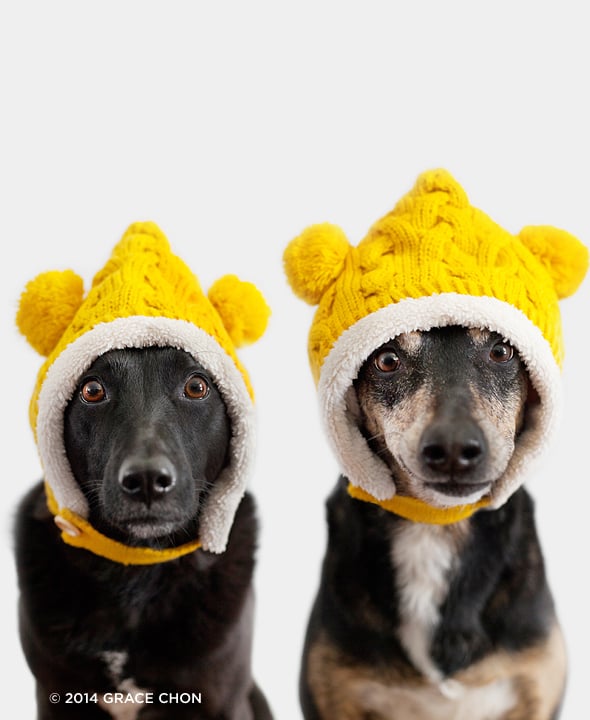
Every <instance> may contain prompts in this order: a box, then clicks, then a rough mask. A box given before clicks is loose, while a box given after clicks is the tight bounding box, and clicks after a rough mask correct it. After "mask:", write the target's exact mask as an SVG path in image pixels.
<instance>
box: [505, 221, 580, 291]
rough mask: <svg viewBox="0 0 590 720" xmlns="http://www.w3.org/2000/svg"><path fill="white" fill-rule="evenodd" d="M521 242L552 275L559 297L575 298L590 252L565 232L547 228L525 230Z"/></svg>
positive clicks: (520, 236)
mask: <svg viewBox="0 0 590 720" xmlns="http://www.w3.org/2000/svg"><path fill="white" fill-rule="evenodd" d="M519 238H520V240H521V241H522V242H523V243H524V244H525V245H526V247H527V248H528V249H529V250H530V251H531V252H532V253H533V255H535V257H536V258H537V259H538V260H540V262H541V263H542V264H543V266H544V267H545V269H546V270H547V272H548V273H549V275H550V277H551V279H552V280H553V285H554V287H555V292H556V293H557V297H558V298H559V299H562V298H566V297H569V296H570V295H573V294H574V293H575V292H576V290H577V289H578V287H579V285H580V283H581V282H582V280H583V279H584V276H585V275H586V271H587V270H588V248H587V247H586V246H585V245H583V244H582V243H581V242H580V241H579V240H578V239H577V238H576V237H574V236H573V235H570V233H568V232H566V231H565V230H559V229H558V228H554V227H550V226H545V225H530V226H528V227H525V228H523V229H522V230H521V231H520V234H519Z"/></svg>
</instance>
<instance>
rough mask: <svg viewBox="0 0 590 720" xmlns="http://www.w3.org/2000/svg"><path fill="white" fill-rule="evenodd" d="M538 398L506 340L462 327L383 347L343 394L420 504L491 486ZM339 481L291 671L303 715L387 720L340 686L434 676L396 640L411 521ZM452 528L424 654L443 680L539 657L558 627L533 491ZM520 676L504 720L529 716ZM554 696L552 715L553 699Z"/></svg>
mask: <svg viewBox="0 0 590 720" xmlns="http://www.w3.org/2000/svg"><path fill="white" fill-rule="evenodd" d="M538 401H539V398H538V396H537V395H536V393H535V392H534V391H532V389H531V388H530V385H529V384H528V379H527V376H526V372H525V370H524V366H523V364H522V363H521V361H520V358H519V357H518V354H517V353H516V352H514V350H513V348H511V347H510V346H509V345H508V344H507V343H506V342H505V341H504V340H503V338H502V337H501V336H499V335H497V334H495V333H487V332H475V331H472V332H468V331H467V330H466V329H465V328H459V327H448V328H443V329H435V330H432V331H430V332H428V333H421V334H417V333H413V334H412V336H401V337H400V338H397V339H396V340H393V341H390V342H388V343H386V344H385V345H383V346H382V347H380V348H378V349H377V350H375V352H374V353H373V354H372V355H371V356H370V357H369V358H368V359H367V361H366V362H365V363H364V364H363V366H362V367H361V369H360V371H359V374H358V378H357V379H356V380H355V383H354V399H353V398H351V397H348V398H347V402H348V403H349V405H348V407H349V411H350V412H351V413H353V414H354V416H355V418H356V420H357V422H358V426H359V430H360V431H361V432H362V433H363V435H364V437H365V438H366V440H367V442H368V444H369V446H370V447H371V449H372V451H373V452H374V453H375V454H377V455H379V456H380V457H381V458H382V459H383V460H384V462H386V463H387V464H388V466H389V468H390V469H391V472H392V475H393V477H394V478H395V481H396V484H397V487H398V491H399V490H400V489H401V490H402V492H401V494H402V495H410V496H413V497H417V498H419V499H421V500H426V501H428V500H429V498H431V497H433V493H436V494H435V495H434V497H439V498H440V497H449V496H452V497H458V498H459V501H458V502H457V504H461V502H460V498H461V497H465V496H471V495H472V494H473V493H474V492H479V490H478V489H479V488H483V490H481V492H482V494H483V492H485V491H487V489H489V487H490V486H493V482H494V481H495V477H494V475H493V473H495V472H501V473H503V472H504V469H505V467H506V466H505V465H503V464H502V462H500V461H499V460H498V457H499V456H501V455H502V453H504V454H505V455H506V458H507V459H508V458H509V457H510V454H511V453H512V450H513V447H514V441H515V439H516V441H517V439H518V436H519V434H520V433H521V432H522V430H523V428H524V427H526V423H527V415H526V408H527V404H529V403H530V404H532V403H537V402H538ZM400 438H401V439H400ZM402 439H403V442H402ZM504 444H505V445H504ZM397 449H399V455H396V454H395V452H396V450H397ZM507 459H506V462H507V461H508V460H507ZM409 468H411V469H409ZM498 468H504V469H501V470H498ZM347 485H348V480H347V478H345V477H343V476H341V477H340V478H339V481H338V483H337V485H336V488H335V490H334V491H333V492H332V494H331V496H330V497H329V499H328V502H327V522H328V544H327V550H326V554H325V558H324V562H323V567H322V572H321V579H320V586H319V590H318V593H317V596H316V599H315V602H314V606H313V609H312V612H311V616H310V619H309V623H308V628H307V634H306V639H305V644H304V648H303V657H302V664H301V673H300V684H299V688H300V702H301V707H302V710H303V715H304V717H305V719H306V720H331V719H332V715H331V714H330V712H331V711H330V708H331V707H333V706H335V705H338V706H339V708H340V711H342V708H344V707H346V710H345V714H346V717H347V718H348V717H350V718H353V717H354V718H357V717H358V719H359V720H361V719H363V720H364V719H367V720H368V719H369V718H370V719H371V720H381V719H382V718H383V719H384V718H385V717H390V716H389V715H382V714H381V713H379V712H377V713H373V712H372V711H370V710H365V707H366V706H367V705H370V702H367V701H366V700H359V699H358V697H359V695H355V692H357V691H356V690H351V691H350V693H349V694H348V695H346V693H345V689H344V688H343V687H342V686H341V685H340V683H347V684H348V687H353V686H354V687H361V686H363V687H365V692H366V693H370V692H374V690H371V688H370V684H369V685H366V684H365V685H363V683H366V682H367V681H366V677H367V674H368V676H369V677H370V678H371V681H375V682H379V683H381V684H382V685H381V686H382V687H384V688H387V687H390V688H391V687H406V688H407V692H408V697H409V696H410V695H411V694H412V693H414V692H416V693H417V692H419V690H417V688H420V687H421V683H422V684H424V683H425V684H426V685H428V683H430V682H433V680H432V677H434V676H429V678H425V677H424V676H423V675H422V672H423V668H422V669H421V667H419V666H415V665H414V662H413V660H412V658H411V657H409V654H408V652H407V651H406V649H405V648H404V645H403V642H402V639H401V636H400V628H401V626H402V621H403V622H404V623H406V626H407V624H408V623H410V622H412V621H413V620H414V619H416V618H414V616H411V617H410V616H409V615H408V612H407V611H406V616H405V617H404V618H402V604H401V594H400V587H401V585H402V583H401V581H400V579H399V577H398V570H397V569H396V564H395V562H394V560H393V559H392V548H393V547H394V546H395V543H396V541H399V538H400V536H401V534H402V533H403V532H404V531H406V530H408V529H410V528H409V524H410V521H409V520H406V519H403V518H401V517H398V516H397V515H395V514H393V513H390V512H388V511H386V510H384V509H382V508H380V507H378V506H376V505H374V504H371V503H367V502H363V501H360V500H356V499H353V498H352V497H351V496H350V495H349V494H348V492H347ZM424 532H430V531H427V530H426V529H425V530H424ZM449 532H452V533H453V535H452V536H450V535H449V536H446V539H447V541H448V542H449V543H450V544H449V547H452V548H453V549H454V552H455V553H456V556H455V558H454V562H453V569H452V571H451V572H450V574H449V577H448V582H449V585H448V588H447V589H446V591H445V596H444V599H443V601H442V603H441V605H440V606H439V607H438V608H437V610H438V620H437V623H436V627H435V628H434V632H433V635H432V637H430V638H428V640H429V647H428V649H427V652H428V655H429V660H431V661H432V664H433V667H435V668H436V671H437V673H440V677H441V678H452V677H453V675H454V674H455V673H457V672H458V671H461V670H464V669H466V668H469V667H471V666H473V665H474V664H475V663H477V661H478V660H482V659H484V658H486V657H488V656H493V655H494V656H496V657H498V658H504V657H505V656H503V655H501V651H503V650H504V651H507V652H508V653H510V654H517V653H519V652H520V651H524V650H526V649H530V648H543V647H544V645H543V644H544V643H545V642H546V641H547V638H548V637H549V635H550V633H551V631H552V629H553V628H554V627H555V625H556V618H555V609H554V605H553V600H552V596H551V592H550V589H549V587H548V583H547V578H546V573H545V567H544V561H543V556H542V551H541V547H540V543H539V538H538V536H537V531H536V527H535V519H534V505H533V500H532V498H531V496H530V495H529V494H528V492H527V491H526V490H525V489H524V488H522V487H521V488H520V489H518V490H516V491H515V492H514V493H513V494H512V496H511V497H510V498H509V500H508V501H507V502H505V504H504V505H503V506H502V507H501V508H499V509H497V510H495V511H491V512H490V511H480V512H476V513H475V514H473V515H472V516H471V517H470V518H469V519H467V520H463V521H461V525H460V526H457V528H456V529H455V530H450V531H449ZM412 537H414V536H412ZM429 537H431V538H433V537H435V536H433V535H430V536H429ZM436 537H438V536H436ZM402 547H405V546H402ZM439 581H440V578H439V577H438V576H437V577H436V578H433V583H435V582H439ZM405 582H407V580H406V579H404V583H405ZM424 582H426V581H425V580H423V579H421V580H420V583H424ZM422 587H423V586H422V585H421V584H418V585H416V589H415V590H414V591H413V592H417V591H418V589H419V588H422ZM433 587H434V584H433ZM433 597H434V595H433ZM417 620H418V626H417V627H420V625H419V623H420V622H421V620H420V618H418V619H417ZM420 632H421V631H420ZM497 653H498V655H496V654H497ZM410 654H411V653H410ZM312 656H313V658H314V660H313V663H314V664H312V660H311V658H312ZM511 656H512V657H514V655H511ZM326 658H328V659H326ZM498 662H502V660H501V659H500V660H498ZM426 672H430V669H429V667H427V670H426ZM510 672H512V673H514V671H513V670H511V671H510ZM516 675H517V674H515V675H514V689H515V693H516V696H517V698H518V700H517V705H515V706H514V707H513V709H512V710H511V711H509V712H508V713H507V714H506V715H502V718H504V717H505V718H506V720H531V719H532V718H535V720H538V719H539V718H540V717H541V716H540V715H539V714H537V711H536V710H535V708H537V707H538V701H537V699H536V696H534V693H533V694H531V691H530V687H527V686H526V684H527V683H528V682H529V680H528V679H527V678H525V676H524V675H522V676H518V677H517V676H516ZM511 677H512V675H511ZM343 678H344V679H343ZM379 678H380V679H379ZM351 679H354V680H355V681H356V682H357V683H358V685H355V684H354V683H351ZM436 682H438V680H437V681H436ZM519 683H520V684H521V685H522V686H523V687H519ZM435 687H436V686H435ZM359 692H360V691H359ZM384 692H386V691H385V690H384ZM345 696H346V699H343V698H345ZM320 697H321V701H320V699H319V698H320ZM398 697H399V696H398ZM440 697H441V698H442V695H441V696H440ZM548 697H549V696H548ZM551 698H552V699H551V700H550V702H552V703H553V708H554V710H552V712H553V711H554V712H555V714H554V715H553V717H552V720H555V719H556V718H557V717H558V713H559V711H558V709H557V708H555V705H556V704H557V703H558V700H555V699H553V696H551ZM320 702H321V707H322V708H323V709H322V710H321V712H320ZM392 702H393V701H392ZM421 702H426V701H421ZM434 702H436V700H435V701H434ZM388 707H390V706H389V705H388ZM416 707H418V705H416V706H414V710H412V709H411V702H410V701H408V703H407V704H406V705H405V710H404V711H403V712H402V711H398V712H400V713H402V714H401V715H400V717H403V718H404V720H406V718H409V717H416V718H418V717H420V718H422V717H424V718H425V720H426V718H427V717H428V716H427V715H423V714H421V713H420V711H418V710H416V709H415V708H416ZM420 707H422V706H420ZM446 712H447V715H445V717H449V718H450V717H451V716H452V712H451V711H446ZM482 712H485V710H483V709H482ZM462 716H463V715H462ZM437 717H438V715H437ZM482 717H484V716H482ZM485 717H488V715H485ZM494 717H496V715H495V714H494ZM479 718H480V716H478V720H479ZM543 720H549V718H548V717H544V718H543Z"/></svg>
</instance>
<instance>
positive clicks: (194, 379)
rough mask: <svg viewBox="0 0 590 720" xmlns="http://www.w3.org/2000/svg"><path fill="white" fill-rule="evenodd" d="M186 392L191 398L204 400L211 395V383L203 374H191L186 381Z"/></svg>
mask: <svg viewBox="0 0 590 720" xmlns="http://www.w3.org/2000/svg"><path fill="white" fill-rule="evenodd" d="M184 394H185V396H186V397H187V398H190V399H191V400H203V398H206V397H207V395H209V385H208V384H207V381H206V380H205V379H204V378H203V377H201V375H191V376H190V377H189V379H188V380H187V381H186V383H185V386H184Z"/></svg>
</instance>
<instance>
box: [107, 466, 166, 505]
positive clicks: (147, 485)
mask: <svg viewBox="0 0 590 720" xmlns="http://www.w3.org/2000/svg"><path fill="white" fill-rule="evenodd" d="M118 480H119V486H120V488H121V490H122V491H123V493H124V494H125V495H127V496H128V497H132V498H133V499H135V500H137V501H138V502H143V503H145V504H146V505H151V503H152V502H155V501H157V500H159V499H160V498H162V497H163V496H164V495H166V494H167V493H169V492H170V491H171V490H173V489H174V487H175V485H176V472H175V470H174V466H173V465H172V463H171V462H170V461H169V460H168V459H167V458H166V457H163V456H156V457H152V458H133V457H132V458H128V459H127V460H125V461H124V462H123V464H122V465H121V469H120V471H119V477H118Z"/></svg>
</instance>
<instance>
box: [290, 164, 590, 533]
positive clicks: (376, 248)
mask: <svg viewBox="0 0 590 720" xmlns="http://www.w3.org/2000/svg"><path fill="white" fill-rule="evenodd" d="M284 265H285V271H286V274H287V278H288V280H289V283H290V284H291V286H292V288H293V290H294V292H295V293H296V294H297V295H298V296H299V297H301V298H302V299H304V300H305V301H307V302H308V303H310V304H312V305H318V309H317V311H316V313H315V316H314V319H313V323H312V326H311V330H310V334H309V346H308V350H309V359H310V364H311V369H312V373H313V376H314V379H315V381H316V383H317V384H318V392H319V399H320V407H321V410H322V413H323V419H324V422H325V425H326V430H327V433H328V437H329V438H330V440H331V441H332V444H333V446H334V449H335V452H336V455H337V456H338V458H339V461H340V464H341V467H342V470H343V472H344V474H345V475H346V476H347V477H348V479H349V481H350V483H351V484H352V486H353V488H356V489H358V490H359V491H360V492H359V495H360V494H362V492H365V493H366V494H368V495H370V497H371V498H375V499H377V500H378V501H388V500H391V498H392V497H393V496H394V495H395V484H394V482H393V479H392V478H391V474H390V472H389V470H388V469H387V467H386V465H385V463H383V462H382V461H381V460H380V459H379V458H377V457H375V456H374V455H373V454H372V453H371V451H370V450H369V447H368V445H367V443H366V441H365V439H364V438H363V437H362V435H361V433H360V432H359V430H358V428H357V427H356V425H355V423H354V420H353V419H352V418H351V417H350V416H349V414H348V413H347V410H346V403H345V395H346V391H347V390H348V388H349V387H350V385H351V384H352V382H353V380H354V378H355V377H356V375H357V373H358V370H359V369H360V367H361V365H362V364H363V362H364V361H365V360H366V359H367V358H368V357H369V355H370V354H371V353H372V352H373V351H374V350H375V349H376V348H377V347H379V346H380V345H382V344H383V343H385V342H387V341H388V340H390V339H392V338H394V337H395V336H397V335H399V334H401V333H404V332H410V331H415V330H429V329H431V328H434V327H443V326H446V325H462V326H466V327H482V328H488V329H490V330H493V331H495V332H498V333H500V334H501V335H502V336H503V337H505V338H507V339H508V340H510V342H511V343H512V344H513V345H514V346H515V347H516V348H517V349H518V351H519V353H520V355H521V357H522V358H523V360H524V362H525V364H526V366H527V369H528V372H529V375H530V378H531V381H532V383H533V385H534V386H535V388H536V390H537V391H538V393H539V396H540V398H541V403H540V405H539V407H538V408H537V409H536V410H533V411H531V415H533V416H534V417H531V418H529V422H527V429H526V430H525V432H524V433H523V437H521V438H520V439H519V443H518V446H517V449H516V451H515V453H514V456H513V458H512V460H511V463H510V466H509V468H508V471H507V473H506V475H505V476H504V478H503V480H502V482H500V483H498V485H497V487H496V488H495V490H494V494H493V497H490V498H487V500H486V503H487V504H489V505H490V506H491V507H499V506H500V505H501V504H502V503H503V502H505V500H506V499H507V498H508V497H509V496H510V494H512V492H514V490H515V489H516V487H518V485H519V484H520V483H521V482H522V480H523V475H524V470H525V466H526V467H527V470H528V463H529V460H530V459H531V457H532V456H537V455H539V454H540V452H541V450H542V449H543V446H544V445H545V444H546V441H547V438H548V436H549V435H550V434H551V432H552V430H553V428H554V425H555V419H556V416H557V408H558V405H559V391H558V385H559V369H560V367H561V364H562V360H563V341H562V329H561V320H560V312H559V307H558V300H560V299H561V298H565V297H567V296H568V295H571V294H572V293H574V292H575V290H576V289H577V288H578V286H579V284H580V283H581V282H582V280H583V278H584V276H585V273H586V270H587V267H588V250H587V248H586V247H585V246H584V245H583V244H582V243H581V242H579V240H577V239H576V238H575V237H573V236H572V235H570V234H569V233H567V232H565V231H563V230H558V229H556V228H552V227H546V226H535V227H533V226H530V227H525V228H524V229H523V230H521V231H520V233H518V235H513V234H511V233H509V232H508V231H506V230H504V229H503V228H501V227H500V226H499V225H497V224H496V223H495V222H494V221H493V220H491V219H490V218H489V217H488V216H487V215H485V214H484V213H483V212H481V211H480V210H478V209H477V208H474V207H473V206H471V205H470V203H469V200H468V198H467V196H466V194H465V192H464V191H463V189H462V188H461V186H460V185H459V184H458V183H457V182H456V181H455V180H454V179H453V177H452V176H451V175H450V174H449V173H448V172H446V171H445V170H441V169H438V170H432V171H429V172H425V173H423V174H422V175H421V176H420V177H419V178H418V180H417V182H416V184H415V186H414V187H413V189H412V190H411V191H410V192H408V193H407V194H406V195H405V196H404V197H403V198H402V199H401V200H400V201H399V202H398V203H397V204H396V206H395V207H394V209H393V210H392V211H391V212H390V213H388V214H387V215H385V216H384V217H382V218H381V219H380V220H379V221H378V222H376V223H375V224H374V225H373V226H372V227H371V229H370V230H369V233H368V234H367V236H366V237H365V238H364V239H363V240H362V241H361V242H360V243H359V244H358V246H356V247H353V246H351V245H350V243H349V242H348V240H347V238H346V236H345V235H344V232H343V231H342V230H341V229H340V228H338V227H337V226H335V225H331V224H329V223H324V224H321V225H313V226H311V227H309V228H308V229H307V230H305V231H304V232H303V233H302V234H301V235H300V236H299V237H297V238H295V239H294V240H293V241H292V242H291V243H290V244H289V245H288V247H287V248H286V250H285V253H284ZM450 502H452V501H450ZM418 514H419V515H420V519H422V518H423V517H424V515H423V514H420V513H418ZM432 516H433V517H435V516H436V513H433V515H432ZM436 521H437V522H438V521H441V522H442V521H443V520H442V519H440V518H439V520H436Z"/></svg>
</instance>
